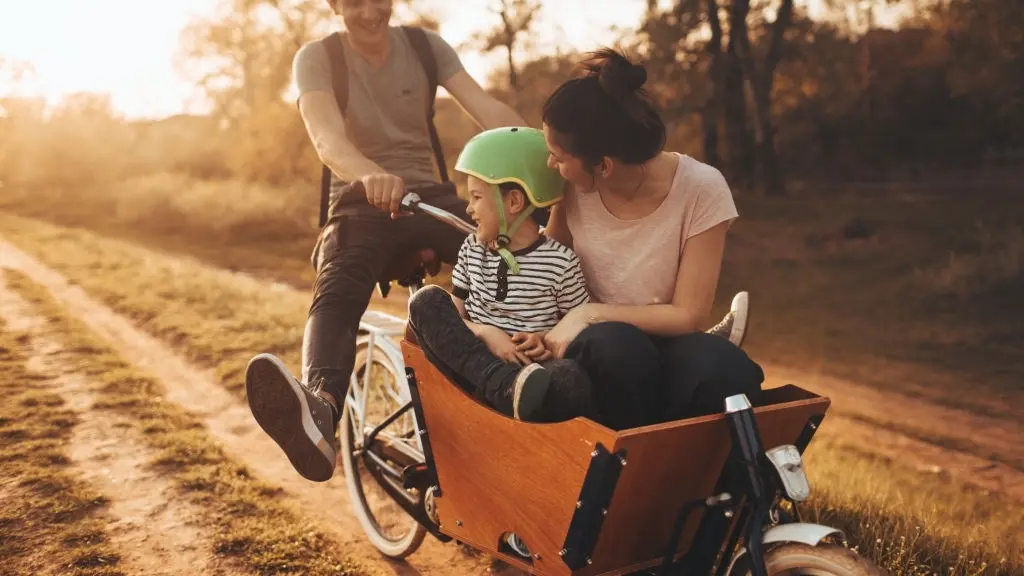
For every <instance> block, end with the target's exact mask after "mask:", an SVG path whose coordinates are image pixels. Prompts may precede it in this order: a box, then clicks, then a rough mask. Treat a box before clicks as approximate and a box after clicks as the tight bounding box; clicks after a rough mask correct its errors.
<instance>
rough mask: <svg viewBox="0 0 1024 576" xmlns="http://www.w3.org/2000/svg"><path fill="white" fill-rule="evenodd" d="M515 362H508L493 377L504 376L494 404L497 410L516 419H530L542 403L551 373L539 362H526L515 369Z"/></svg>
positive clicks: (549, 382)
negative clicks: (504, 381) (504, 380)
mask: <svg viewBox="0 0 1024 576" xmlns="http://www.w3.org/2000/svg"><path fill="white" fill-rule="evenodd" d="M512 367H518V365H517V364H508V365H506V367H504V368H503V369H502V371H501V372H500V373H499V374H495V376H493V377H495V378H504V379H506V383H504V384H503V385H502V386H501V388H500V390H501V391H500V392H498V394H497V398H495V400H494V406H495V408H497V410H498V411H499V412H501V413H502V414H504V415H506V416H511V417H513V418H515V419H516V420H532V419H533V418H534V416H536V415H537V411H538V409H539V408H540V407H541V405H542V404H543V403H544V396H545V395H546V394H547V393H548V386H549V385H550V384H551V373H550V372H548V371H547V370H545V369H544V367H543V366H541V365H540V364H536V363H534V364H528V365H526V366H523V367H522V368H518V369H515V371H514V372H511V370H513V368H512Z"/></svg>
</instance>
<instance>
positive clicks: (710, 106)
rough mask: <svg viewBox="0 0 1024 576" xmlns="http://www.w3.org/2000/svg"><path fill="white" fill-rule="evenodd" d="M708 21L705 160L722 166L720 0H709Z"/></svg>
mask: <svg viewBox="0 0 1024 576" xmlns="http://www.w3.org/2000/svg"><path fill="white" fill-rule="evenodd" d="M707 10H708V22H710V23H711V40H710V41H709V42H708V47H707V50H708V54H709V56H710V58H711V64H710V66H709V67H708V76H709V78H708V80H709V82H708V83H709V84H710V86H711V89H710V90H709V92H708V99H707V102H706V103H705V104H704V111H703V114H702V119H701V120H702V123H703V125H704V161H705V162H707V163H708V164H710V165H712V166H714V167H715V168H718V169H721V168H722V159H721V157H720V156H719V154H718V121H719V118H720V117H721V115H722V82H723V80H724V78H723V75H722V72H723V71H724V68H723V64H724V62H723V58H722V23H721V22H719V20H718V0H707Z"/></svg>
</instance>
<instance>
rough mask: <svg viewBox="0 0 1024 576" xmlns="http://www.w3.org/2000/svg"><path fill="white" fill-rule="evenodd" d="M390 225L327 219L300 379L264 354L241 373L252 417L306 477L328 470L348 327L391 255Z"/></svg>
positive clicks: (351, 345)
mask: <svg viewBox="0 0 1024 576" xmlns="http://www.w3.org/2000/svg"><path fill="white" fill-rule="evenodd" d="M392 227H393V226H392V223H391V221H390V220H389V217H388V216H387V215H386V214H383V213H381V214H367V215H365V216H363V215H359V216H349V217H345V218H343V219H341V220H340V221H338V220H335V221H333V222H331V223H330V224H328V225H327V226H326V227H325V228H324V230H323V231H322V232H321V235H320V238H319V240H318V247H317V256H316V265H317V266H316V267H317V276H316V281H315V283H314V286H313V302H312V304H311V305H310V309H309V315H308V317H307V320H306V329H305V334H304V337H303V342H302V365H303V380H304V382H305V385H303V384H302V383H300V382H299V381H298V380H296V379H295V378H294V377H293V376H292V375H291V373H289V371H288V370H287V368H286V367H285V366H284V364H283V363H282V362H281V361H280V360H278V359H277V358H275V357H273V356H272V355H269V354H260V355H258V356H256V357H255V358H253V359H252V361H250V363H249V366H248V369H247V371H246V393H247V396H248V400H249V406H250V408H251V410H252V412H253V416H255V418H256V421H257V422H258V423H259V424H260V426H261V427H262V428H263V430H264V431H266V432H267V434H269V435H270V437H271V438H273V439H274V441H275V442H277V444H278V445H279V446H281V448H282V449H283V450H284V452H285V454H287V455H288V459H289V460H290V461H291V463H292V465H293V466H294V467H295V469H296V470H297V471H298V472H299V473H300V474H302V476H303V477H305V478H307V479H309V480H315V481H320V482H322V481H326V480H328V479H329V478H330V477H331V476H332V475H333V473H334V465H335V458H336V449H335V432H336V429H337V423H338V418H339V416H340V410H341V409H342V408H343V407H344V404H345V395H346V393H347V392H348V385H349V377H350V375H351V373H352V366H353V364H354V362H355V341H356V332H357V330H358V327H359V320H360V318H361V317H362V315H363V313H364V312H365V311H366V307H367V305H368V304H369V302H370V296H371V295H372V293H373V288H374V285H375V283H376V281H377V279H378V277H379V276H380V274H381V270H382V269H383V267H384V265H385V262H386V261H387V260H388V258H389V257H390V256H391V248H392V241H391V239H392V238H393V231H392ZM325 397H329V398H330V400H331V401H332V402H329V401H328V400H327V399H325Z"/></svg>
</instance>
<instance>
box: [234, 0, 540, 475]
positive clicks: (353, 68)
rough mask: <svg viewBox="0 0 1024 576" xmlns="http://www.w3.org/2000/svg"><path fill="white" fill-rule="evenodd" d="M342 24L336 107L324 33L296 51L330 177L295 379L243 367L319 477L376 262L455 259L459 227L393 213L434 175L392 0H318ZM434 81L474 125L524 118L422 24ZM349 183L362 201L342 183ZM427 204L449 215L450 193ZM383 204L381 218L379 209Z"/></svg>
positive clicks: (330, 461)
mask: <svg viewBox="0 0 1024 576" xmlns="http://www.w3.org/2000/svg"><path fill="white" fill-rule="evenodd" d="M328 3H329V4H330V5H331V8H332V9H333V10H334V12H335V13H336V14H338V15H340V16H341V18H342V20H343V21H344V23H345V29H346V34H344V35H343V46H344V53H345V60H344V61H345V63H346V66H347V68H348V86H349V89H348V95H347V105H346V110H345V114H344V116H343V115H342V111H341V109H340V108H339V105H338V102H337V99H336V96H337V95H336V94H335V93H334V90H333V87H332V86H333V82H332V73H331V70H332V68H331V60H330V58H329V56H328V49H327V48H326V45H325V44H324V41H323V40H317V41H313V42H310V43H308V44H306V45H305V46H303V47H302V48H301V49H300V50H299V51H298V52H297V53H296V55H295V59H294V62H293V72H294V75H295V82H296V84H297V87H298V90H299V100H298V106H299V112H300V114H301V115H302V119H303V121H304V122H305V125H306V130H307V131H308V133H309V136H310V140H312V142H313V145H314V146H315V148H316V150H317V153H318V155H319V156H320V159H321V161H322V162H323V163H324V164H325V165H326V166H327V167H329V168H330V171H331V172H332V173H333V174H334V176H335V177H334V178H332V184H331V203H330V213H331V218H330V219H329V220H328V222H327V224H326V226H324V228H323V229H322V230H321V233H320V236H319V238H318V239H317V243H316V247H315V248H314V251H313V254H314V255H313V264H314V266H315V268H316V281H315V284H314V288H313V302H312V304H311V306H310V310H309V316H308V318H307V322H306V329H305V334H304V338H303V346H302V364H303V368H302V371H303V377H302V382H299V381H298V380H296V379H295V378H294V377H293V376H292V375H291V374H290V373H289V371H288V369H287V368H286V367H285V366H284V364H283V363H282V362H281V361H280V360H279V359H277V358H276V357H274V356H272V355H270V354H260V355H258V356H256V357H254V358H253V359H252V360H251V361H250V362H249V366H248V368H247V370H246V393H247V396H248V400H249V407H250V409H251V410H252V413H253V416H254V417H255V418H256V421H257V422H258V423H259V424H260V426H261V427H262V428H263V430H264V431H266V432H267V433H268V434H269V435H270V436H271V437H272V438H273V439H274V441H275V442H277V443H278V445H279V446H281V448H282V449H283V450H284V452H285V454H287V456H288V459H289V460H290V461H291V463H292V465H293V466H294V467H295V469H296V471H298V472H299V474H301V475H302V476H303V477H305V478H307V479H309V480H313V481H318V482H323V481H326V480H328V479H329V478H331V476H332V475H333V473H334V466H335V430H336V429H337V425H338V420H339V418H340V414H341V409H342V407H343V406H344V402H345V395H346V393H347V391H348V384H349V377H350V374H351V372H352V367H353V364H354V362H355V340H356V332H357V330H358V324H359V319H360V317H361V316H362V315H363V313H364V312H365V311H366V308H367V306H368V305H369V302H370V296H371V295H372V293H373V289H374V286H375V283H376V281H377V280H378V278H379V277H380V275H381V274H382V272H383V270H384V268H385V266H386V265H387V264H389V263H391V262H393V261H395V259H396V258H400V257H402V256H404V255H406V254H409V253H412V252H415V251H418V250H423V249H431V250H433V251H434V252H435V253H436V254H437V256H438V257H439V258H440V259H441V260H442V261H445V262H448V263H454V262H455V260H456V256H457V254H458V250H459V247H460V246H461V245H462V241H463V240H464V236H465V235H464V234H462V233H460V232H457V231H455V230H453V229H451V228H449V227H448V226H446V225H444V224H442V223H440V222H437V221H436V220H433V219H432V218H430V217H429V216H426V215H412V216H405V217H401V218H393V217H392V215H394V214H395V213H396V212H397V211H398V209H399V207H400V202H401V198H402V196H403V195H404V193H405V186H406V185H407V184H414V183H422V182H431V181H436V178H435V176H434V170H433V167H434V164H433V155H432V147H431V140H430V134H429V131H428V126H427V122H426V110H427V107H428V98H429V96H428V79H427V76H426V73H425V71H424V69H423V66H422V65H421V63H420V61H419V59H418V58H417V55H416V52H415V50H414V47H413V46H412V44H411V43H410V41H409V39H408V38H407V37H406V35H405V33H404V32H403V31H402V29H401V28H399V27H393V26H390V25H389V21H390V19H391V12H392V0H328ZM425 33H426V36H427V39H428V40H429V44H430V48H431V50H432V53H433V55H434V58H435V60H436V63H437V81H438V84H439V85H441V86H444V88H445V89H446V90H447V91H448V92H449V93H450V94H451V95H452V96H453V97H454V98H455V99H456V100H457V101H458V102H459V104H460V106H461V107H462V108H463V109H464V110H465V111H466V112H467V113H468V115H469V116H470V117H471V118H472V119H473V120H474V121H475V122H476V123H477V124H478V125H479V126H481V127H482V128H484V129H491V128H498V127H501V126H524V125H526V122H525V121H524V120H523V119H522V118H521V117H520V116H519V115H518V114H516V113H515V112H514V111H513V110H512V109H511V108H509V107H508V106H506V105H505V104H503V103H501V102H499V101H498V100H496V99H494V98H493V97H492V96H491V95H489V94H488V93H487V92H485V91H484V90H483V89H482V88H481V87H480V85H479V84H478V83H477V82H476V81H474V80H473V78H472V77H470V76H469V74H467V73H466V71H465V70H464V69H463V66H462V63H461V62H460V60H459V57H458V55H457V54H456V53H455V51H454V50H453V49H452V47H451V46H450V45H449V44H448V43H447V42H445V41H444V40H443V39H442V38H441V37H440V36H438V35H437V34H434V33H433V32H429V31H425ZM356 180H359V181H361V182H362V183H363V185H364V186H365V189H366V194H365V198H363V197H359V196H354V195H353V194H352V193H351V190H350V188H349V187H348V186H347V185H346V184H345V182H354V181H356ZM431 202H432V203H434V204H436V205H438V206H441V207H443V208H445V209H447V210H450V211H451V212H453V213H455V214H464V213H465V208H466V206H465V202H463V201H462V200H461V199H459V198H458V197H457V196H455V195H454V194H452V195H450V196H447V197H441V198H432V199H431ZM388 212H390V213H391V215H389V214H388Z"/></svg>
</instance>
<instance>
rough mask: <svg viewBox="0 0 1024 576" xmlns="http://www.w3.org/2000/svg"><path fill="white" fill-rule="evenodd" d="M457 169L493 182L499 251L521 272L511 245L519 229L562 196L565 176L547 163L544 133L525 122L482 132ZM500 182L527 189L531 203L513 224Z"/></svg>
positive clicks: (511, 267)
mask: <svg viewBox="0 0 1024 576" xmlns="http://www.w3.org/2000/svg"><path fill="white" fill-rule="evenodd" d="M455 170H456V171H458V172H462V173H463V174H468V175H470V176H474V177H476V178H479V179H480V180H483V181H484V182H486V183H488V184H491V185H492V186H493V187H494V194H495V199H496V200H497V204H498V219H499V220H498V221H499V229H498V242H497V244H498V253H499V254H501V257H502V258H503V259H504V260H505V262H506V263H507V264H508V267H509V272H511V273H512V274H518V273H519V264H518V263H517V262H516V260H515V257H514V256H513V255H512V252H510V251H509V249H508V244H509V242H510V241H511V238H512V235H513V234H515V231H516V229H518V228H519V225H520V224H522V223H523V221H524V220H525V219H526V218H529V217H530V215H531V214H532V213H533V211H534V210H536V209H537V208H547V207H549V206H552V205H554V204H556V203H558V202H559V201H560V200H561V199H562V192H563V190H564V189H565V180H564V179H563V178H562V175H561V174H559V173H558V171H557V170H552V169H551V168H549V167H548V147H547V143H546V142H544V133H543V132H541V131H540V130H537V129H536V128H528V127H523V126H516V127H503V128H494V129H492V130H486V131H484V132H480V133H479V134H477V135H476V136H474V137H473V138H471V139H470V140H469V142H467V143H466V146H465V147H464V148H463V149H462V153H461V154H459V159H458V160H457V161H456V162H455ZM499 184H516V185H518V186H519V187H520V188H522V189H523V191H524V192H525V193H526V197H527V198H528V199H529V201H530V206H528V207H527V208H526V210H523V212H522V213H521V214H520V215H519V216H518V217H517V218H516V220H515V221H514V222H512V224H511V225H508V224H507V219H506V218H505V209H504V203H503V201H502V196H501V190H500V189H499V188H498V185H499Z"/></svg>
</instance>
